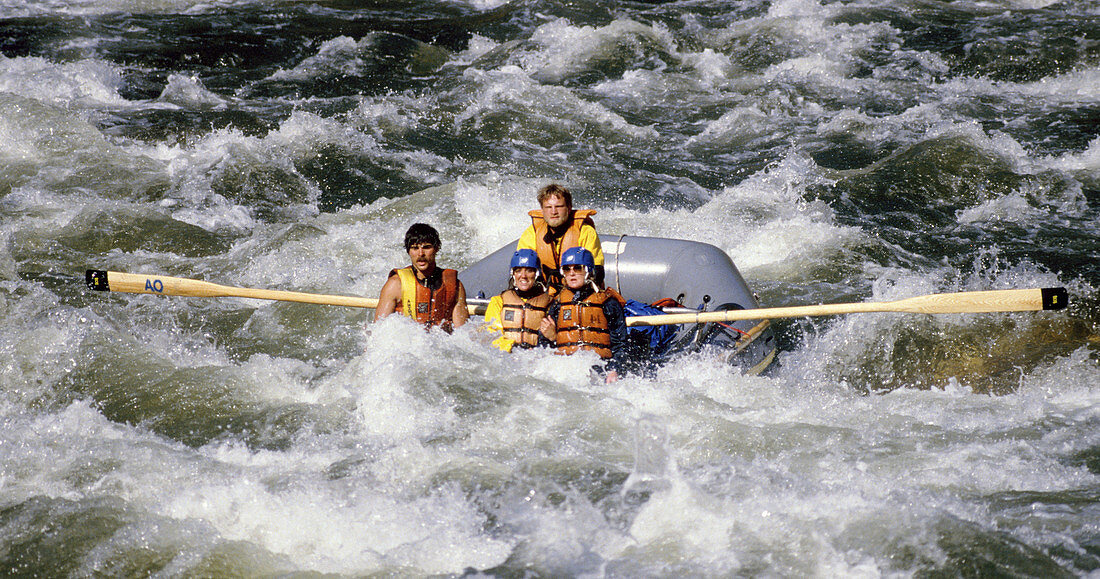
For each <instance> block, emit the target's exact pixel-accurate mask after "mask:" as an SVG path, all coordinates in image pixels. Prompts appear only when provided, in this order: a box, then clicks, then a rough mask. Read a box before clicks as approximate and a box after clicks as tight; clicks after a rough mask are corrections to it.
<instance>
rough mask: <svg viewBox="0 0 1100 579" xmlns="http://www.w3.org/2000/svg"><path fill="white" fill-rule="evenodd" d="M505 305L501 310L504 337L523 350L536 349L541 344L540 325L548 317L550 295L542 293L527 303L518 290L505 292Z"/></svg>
mask: <svg viewBox="0 0 1100 579" xmlns="http://www.w3.org/2000/svg"><path fill="white" fill-rule="evenodd" d="M500 298H501V302H503V305H502V306H501V308H500V325H501V327H503V328H504V337H506V338H508V339H510V340H513V341H515V343H516V345H517V346H519V347H521V348H534V347H535V346H537V345H538V343H539V323H541V322H542V318H543V316H545V315H546V308H547V306H549V305H550V294H548V293H542V294H539V295H537V296H535V297H533V298H531V299H529V300H527V301H524V300H523V298H521V297H520V296H519V294H518V293H516V290H514V289H509V290H505V291H504V292H503V293H501V294H500Z"/></svg>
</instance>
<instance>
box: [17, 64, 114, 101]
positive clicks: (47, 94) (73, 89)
mask: <svg viewBox="0 0 1100 579" xmlns="http://www.w3.org/2000/svg"><path fill="white" fill-rule="evenodd" d="M122 86H123V79H122V74H121V73H120V72H119V71H118V70H117V69H116V67H115V66H114V65H113V64H110V63H107V62H104V61H101V60H80V61H76V62H66V63H56V62H52V61H49V60H47V59H45V58H41V57H37V56H27V57H16V58H7V57H4V56H0V92H9V93H12V94H17V95H20V96H24V97H27V98H32V99H35V100H38V101H41V102H44V103H49V104H53V105H57V106H63V107H64V106H76V107H88V108H95V107H103V106H117V105H125V104H128V101H126V99H124V98H122V97H121V96H120V95H119V92H118V91H119V89H120V88H122Z"/></svg>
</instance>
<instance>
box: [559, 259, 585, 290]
mask: <svg viewBox="0 0 1100 579" xmlns="http://www.w3.org/2000/svg"><path fill="white" fill-rule="evenodd" d="M561 275H562V280H563V281H564V282H565V287H567V288H569V289H571V290H579V289H581V288H582V287H583V286H584V278H585V275H586V272H585V271H584V266H583V265H576V264H570V265H563V266H561Z"/></svg>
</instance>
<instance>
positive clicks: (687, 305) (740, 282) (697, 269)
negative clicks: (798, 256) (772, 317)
mask: <svg viewBox="0 0 1100 579" xmlns="http://www.w3.org/2000/svg"><path fill="white" fill-rule="evenodd" d="M600 246H601V248H602V249H603V254H604V282H605V283H606V284H607V285H608V286H610V287H613V288H615V289H616V290H618V292H619V293H620V294H622V295H623V297H625V298H626V299H632V300H636V301H639V302H643V303H647V304H652V303H654V302H656V301H658V300H661V299H664V298H671V299H673V300H675V301H676V302H677V303H678V304H680V306H679V307H672V308H667V307H666V308H663V310H664V311H665V312H667V313H682V312H696V311H715V310H731V309H754V308H757V307H759V304H758V303H757V301H756V296H754V295H753V293H752V291H751V290H750V289H749V286H748V284H746V283H745V280H744V278H742V277H741V273H740V272H739V271H738V270H737V266H735V265H734V264H733V261H732V260H730V258H729V256H728V255H726V253H725V252H724V251H722V250H721V249H719V248H717V247H715V246H713V245H710V244H708V243H702V242H698V241H688V240H684V239H668V238H662V237H634V236H626V235H601V236H600ZM515 249H516V244H515V243H511V244H508V245H506V246H504V247H502V248H500V249H498V250H497V251H495V252H493V253H492V254H490V255H489V256H487V257H485V258H484V259H482V260H481V261H478V262H477V263H475V264H473V265H471V266H470V267H469V268H467V269H466V270H465V271H462V272H461V273H459V279H461V280H462V284H463V285H464V286H465V287H466V295H467V300H468V302H469V303H470V304H471V305H474V306H481V307H484V306H485V305H486V304H488V302H489V298H491V297H493V296H495V295H497V294H499V293H500V292H502V291H504V289H505V288H506V287H507V285H508V278H509V275H510V273H509V267H508V265H509V263H510V262H511V259H512V254H513V253H515ZM481 311H482V312H483V311H484V309H482V310H481ZM674 342H675V344H674V346H673V347H672V348H671V349H670V350H669V352H668V355H673V354H678V353H683V352H690V351H697V350H701V349H703V348H706V347H713V348H715V349H718V350H720V351H722V352H724V356H725V357H726V359H727V361H728V362H729V363H730V364H733V365H735V366H739V367H741V369H742V370H743V371H744V372H746V373H751V374H758V373H760V372H761V371H763V370H764V369H765V368H767V367H769V365H770V364H771V362H772V360H773V359H774V358H775V354H776V340H775V334H774V333H773V331H772V329H771V327H770V326H769V324H768V322H767V321H754V320H740V321H736V322H729V323H723V324H714V323H711V324H678V327H677V330H676V337H675V340H674Z"/></svg>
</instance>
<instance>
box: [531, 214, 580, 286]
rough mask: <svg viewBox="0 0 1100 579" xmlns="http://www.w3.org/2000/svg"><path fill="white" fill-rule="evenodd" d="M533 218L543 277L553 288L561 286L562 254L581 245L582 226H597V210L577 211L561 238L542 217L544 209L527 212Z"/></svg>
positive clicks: (536, 249) (536, 247) (536, 250)
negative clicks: (560, 268) (595, 221)
mask: <svg viewBox="0 0 1100 579" xmlns="http://www.w3.org/2000/svg"><path fill="white" fill-rule="evenodd" d="M527 214H528V215H530V216H531V225H532V226H533V227H534V228H535V252H536V253H538V254H539V262H540V263H541V264H542V277H543V278H544V279H545V280H547V283H549V284H550V285H552V286H560V285H561V272H560V271H558V265H559V264H560V263H561V254H562V252H563V251H565V250H567V249H569V248H570V247H577V246H578V245H580V243H578V242H579V240H580V237H581V226H583V225H586V224H587V225H591V226H592V227H595V226H596V224H595V223H594V222H593V221H592V216H593V215H595V214H596V210H595V209H575V210H573V215H572V217H571V218H570V221H569V227H568V228H566V230H565V233H563V234H562V235H561V236H560V237H556V236H554V235H553V233H552V232H551V231H550V225H549V224H548V223H546V218H544V217H543V216H542V209H533V210H531V211H528V212H527Z"/></svg>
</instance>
